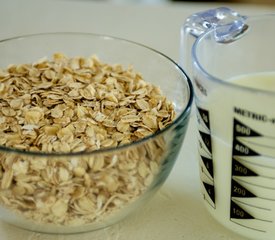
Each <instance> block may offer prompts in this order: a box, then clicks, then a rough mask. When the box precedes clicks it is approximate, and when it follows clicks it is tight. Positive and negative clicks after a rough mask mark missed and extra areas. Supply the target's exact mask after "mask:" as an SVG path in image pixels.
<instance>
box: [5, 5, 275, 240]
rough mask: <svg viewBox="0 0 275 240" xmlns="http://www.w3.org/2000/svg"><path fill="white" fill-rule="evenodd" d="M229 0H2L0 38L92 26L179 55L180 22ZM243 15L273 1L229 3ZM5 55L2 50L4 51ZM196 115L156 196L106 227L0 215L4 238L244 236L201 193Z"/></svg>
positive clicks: (210, 239)
mask: <svg viewBox="0 0 275 240" xmlns="http://www.w3.org/2000/svg"><path fill="white" fill-rule="evenodd" d="M219 6H225V4H207V3H204V4H200V3H190V2H186V3H181V4H179V3H177V4H163V5H138V4H135V5H130V4H128V5H125V4H124V5H115V4H110V3H109V4H108V3H104V2H103V1H92V0H90V1H89V0H79V1H77V0H44V1H42V0H16V1H15V0H0V29H1V31H0V39H4V38H8V37H13V36H17V35H22V34H29V33H38V32H55V31H69V32H74V31H77V32H94V33H101V34H107V35H113V36H117V37H121V38H126V39H129V40H133V41H136V42H139V43H142V44H145V45H147V46H150V47H152V48H155V49H157V50H159V51H161V52H163V53H164V54H166V55H168V56H170V57H171V58H173V59H174V60H175V61H178V59H179V39H180V27H181V25H182V23H183V22H184V20H185V18H186V17H187V16H189V15H191V14H192V13H194V12H198V11H201V10H205V9H208V8H214V7H219ZM226 6H229V7H231V8H233V9H235V10H237V11H238V12H240V13H242V14H245V15H252V14H261V13H270V12H275V6H274V7H270V6H269V7H267V6H266V7H260V6H252V5H237V4H232V5H229V4H227V5H226ZM0 57H1V56H0ZM195 133H196V132H195V117H194V115H192V116H191V119H190V124H189V128H188V132H187V135H186V138H185V141H184V144H183V146H182V149H181V152H180V155H179V157H178V159H177V162H176V164H175V166H174V168H173V170H172V172H171V174H170V176H169V178H168V179H167V181H166V182H165V184H164V185H163V186H162V188H161V189H160V190H159V192H158V193H157V194H156V195H155V196H154V197H153V198H152V200H151V201H150V202H149V203H148V204H146V205H145V206H144V207H142V208H141V209H140V210H139V211H137V212H136V213H134V214H133V215H131V216H130V217H129V218H127V219H126V220H124V221H122V222H120V223H118V224H116V225H113V226H111V227H109V228H107V229H104V230H99V231H96V232H90V233H84V234H76V235H47V234H40V233H33V232H29V231H26V230H22V229H19V228H17V227H14V226H11V225H8V224H6V223H4V222H2V221H0V240H7V239H12V240H13V239H14V240H15V239H16V240H18V239H22V240H23V239H24V240H42V239H43V240H52V239H59V240H63V239H67V240H76V239H82V240H86V239H87V240H88V239H89V240H90V239H97V240H101V239H102V240H103V239H104V240H126V239H127V240H140V239H143V240H147V239H148V240H149V239H150V240H154V239H157V240H167V239H171V240H178V239H188V240H240V239H243V238H242V237H239V236H237V235H235V234H234V233H232V232H229V231H228V230H226V229H225V228H224V227H222V226H221V225H220V224H219V223H217V222H216V221H215V220H214V219H213V218H212V217H211V216H210V215H209V214H208V212H207V211H206V209H205V208H204V206H203V202H202V199H201V195H200V189H199V188H200V187H199V170H198V163H197V159H196V156H197V155H196V152H197V148H196V134H195Z"/></svg>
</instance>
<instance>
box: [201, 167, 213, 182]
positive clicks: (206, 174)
mask: <svg viewBox="0 0 275 240" xmlns="http://www.w3.org/2000/svg"><path fill="white" fill-rule="evenodd" d="M201 172H202V173H204V176H206V177H207V178H208V180H209V181H210V182H214V179H213V178H212V177H210V176H208V174H209V173H208V172H205V171H204V170H203V166H201Z"/></svg>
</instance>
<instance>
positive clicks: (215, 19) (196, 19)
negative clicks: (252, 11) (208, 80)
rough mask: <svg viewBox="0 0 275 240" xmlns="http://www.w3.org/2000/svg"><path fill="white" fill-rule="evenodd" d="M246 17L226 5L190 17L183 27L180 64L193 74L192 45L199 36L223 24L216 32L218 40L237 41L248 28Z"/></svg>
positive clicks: (222, 41)
mask: <svg viewBox="0 0 275 240" xmlns="http://www.w3.org/2000/svg"><path fill="white" fill-rule="evenodd" d="M246 19H247V17H246V16H242V15H240V14H239V13H237V12H235V11H233V10H232V9H230V8H226V7H220V8H216V9H210V10H207V11H203V12H198V13H195V14H192V15H191V16H190V17H188V18H187V19H186V21H185V23H184V25H183V26H182V28H181V36H180V64H181V66H182V67H183V68H184V69H185V71H186V73H187V74H188V75H189V76H191V73H192V70H191V69H192V54H191V53H192V46H193V45H194V42H195V40H196V39H197V38H198V37H199V36H201V35H203V34H204V33H206V32H207V31H209V30H211V29H213V28H217V26H223V27H222V28H219V29H218V30H217V31H216V33H215V38H216V41H218V42H221V43H228V42H232V41H235V40H236V39H237V37H239V36H240V35H241V34H242V33H243V32H244V31H245V30H246V29H247V28H248V27H247V25H246V24H245V20H246Z"/></svg>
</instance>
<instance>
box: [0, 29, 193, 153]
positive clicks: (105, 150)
mask: <svg viewBox="0 0 275 240" xmlns="http://www.w3.org/2000/svg"><path fill="white" fill-rule="evenodd" d="M49 35H83V36H91V37H97V38H99V39H100V38H101V39H103V40H111V41H120V42H124V43H128V44H132V45H135V46H138V47H142V48H146V49H147V50H149V51H151V52H153V53H155V54H156V55H159V56H160V57H163V58H165V59H166V60H168V62H170V63H172V64H173V65H174V67H175V68H176V69H177V70H178V71H179V72H180V73H182V74H183V75H184V76H185V78H186V86H187V87H188V88H189V98H188V101H187V104H186V106H185V108H184V109H183V111H182V112H181V113H180V114H179V115H178V116H177V117H176V119H175V120H173V121H172V123H171V124H169V125H168V126H166V127H164V128H163V129H161V130H158V131H157V132H155V133H153V134H151V135H148V136H146V137H144V138H141V139H139V140H137V141H134V142H130V143H127V144H123V145H121V146H116V147H107V148H100V149H97V150H92V151H85V150H84V151H80V152H43V151H29V150H28V151H26V150H22V149H18V148H12V147H6V146H3V145H0V152H6V153H14V154H22V155H27V156H36V157H38V156H40V157H77V156H81V157H85V156H90V155H97V154H102V153H111V152H113V151H118V150H123V149H127V148H129V147H132V146H137V145H139V144H142V143H144V142H147V141H149V140H151V139H153V138H155V137H157V136H159V135H162V134H164V133H165V132H167V131H168V130H169V129H170V128H172V127H174V126H175V125H177V124H178V123H179V122H180V121H181V120H182V119H184V118H185V117H186V116H188V114H190V111H191V106H192V102H193V98H194V90H193V86H192V82H191V79H190V78H189V76H188V75H187V74H186V72H185V71H184V70H183V69H182V67H181V66H180V65H179V64H178V63H177V62H176V61H174V60H173V59H172V58H170V57H168V56H167V55H166V54H164V53H162V52H160V51H158V50H156V49H154V48H151V47H149V46H147V45H144V44H142V43H138V42H135V41H132V40H128V39H125V38H120V37H115V36H111V35H105V34H97V33H90V32H41V33H33V34H25V35H20V36H15V37H10V38H5V39H0V44H3V43H6V42H9V41H20V40H22V39H26V38H31V37H39V36H49Z"/></svg>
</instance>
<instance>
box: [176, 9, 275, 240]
mask: <svg viewBox="0 0 275 240" xmlns="http://www.w3.org/2000/svg"><path fill="white" fill-rule="evenodd" d="M274 26H275V15H264V16H255V17H247V16H242V15H240V14H238V13H236V12H234V11H232V10H230V9H228V8H218V9H212V10H209V11H205V12H200V13H196V14H194V15H192V16H190V17H189V18H188V19H187V20H186V22H185V24H184V26H183V28H182V38H181V46H182V48H181V63H182V64H183V67H184V68H185V69H186V70H187V71H188V73H189V75H190V76H192V78H193V85H194V90H195V102H196V114H197V123H198V124H197V125H198V153H199V154H198V155H199V164H200V177H201V189H202V196H203V199H204V202H205V205H206V207H207V209H208V210H209V212H210V213H211V214H212V215H213V216H214V218H215V219H216V220H217V221H218V222H220V223H222V224H223V225H224V226H226V227H227V228H229V229H231V230H233V231H235V232H236V233H239V234H241V235H243V236H246V237H249V238H252V239H257V240H259V239H270V240H271V239H272V240H274V238H275V90H274V89H275V87H274V85H275V27H274ZM191 45H192V48H191ZM190 49H191V50H190ZM190 59H192V60H190ZM190 65H192V69H191V66H190ZM241 76H244V77H245V78H246V80H245V81H242V82H243V83H242V85H240V83H241V82H239V83H238V81H237V80H238V77H241ZM233 78H234V79H237V80H235V81H233V80H232V79H233ZM267 78H269V80H268V81H267ZM255 79H256V82H255ZM272 81H273V86H272ZM253 84H254V86H253ZM267 84H271V85H267ZM251 86H252V87H253V88H251ZM272 87H273V89H272Z"/></svg>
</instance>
